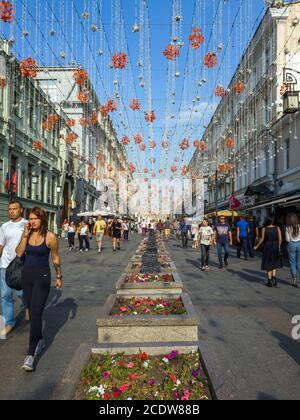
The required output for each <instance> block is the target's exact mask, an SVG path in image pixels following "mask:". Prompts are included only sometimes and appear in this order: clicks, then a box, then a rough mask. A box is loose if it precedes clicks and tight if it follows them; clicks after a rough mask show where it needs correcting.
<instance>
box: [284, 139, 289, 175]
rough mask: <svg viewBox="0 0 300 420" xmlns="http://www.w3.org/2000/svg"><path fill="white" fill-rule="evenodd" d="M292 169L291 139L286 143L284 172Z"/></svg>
mask: <svg viewBox="0 0 300 420" xmlns="http://www.w3.org/2000/svg"><path fill="white" fill-rule="evenodd" d="M289 169H290V139H287V140H285V142H284V170H285V171H287V170H289Z"/></svg>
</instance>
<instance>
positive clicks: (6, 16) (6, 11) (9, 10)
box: [0, 1, 15, 22]
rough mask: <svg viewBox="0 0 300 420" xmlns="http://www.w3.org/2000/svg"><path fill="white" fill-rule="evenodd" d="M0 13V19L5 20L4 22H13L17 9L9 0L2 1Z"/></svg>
mask: <svg viewBox="0 0 300 420" xmlns="http://www.w3.org/2000/svg"><path fill="white" fill-rule="evenodd" d="M0 13H1V17H0V19H1V20H3V22H11V21H12V20H13V19H14V17H15V10H14V8H13V6H12V4H11V3H10V2H9V1H1V2H0Z"/></svg>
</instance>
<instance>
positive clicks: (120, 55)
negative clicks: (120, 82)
mask: <svg viewBox="0 0 300 420" xmlns="http://www.w3.org/2000/svg"><path fill="white" fill-rule="evenodd" d="M127 63H128V57H127V55H126V54H125V53H124V52H117V53H116V54H115V55H114V56H113V58H112V66H113V67H114V68H115V69H124V68H125V67H126V65H127Z"/></svg>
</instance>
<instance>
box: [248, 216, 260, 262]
mask: <svg viewBox="0 0 300 420" xmlns="http://www.w3.org/2000/svg"><path fill="white" fill-rule="evenodd" d="M248 224H249V235H248V251H249V255H250V258H254V253H253V249H254V246H255V244H256V243H257V242H258V241H259V231H258V225H257V223H256V221H255V220H254V217H253V216H250V217H249V221H248Z"/></svg>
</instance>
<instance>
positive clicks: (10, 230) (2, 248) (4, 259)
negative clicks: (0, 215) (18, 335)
mask: <svg viewBox="0 0 300 420" xmlns="http://www.w3.org/2000/svg"><path fill="white" fill-rule="evenodd" d="M23 211H24V210H23V205H22V204H21V203H20V202H19V201H11V202H10V203H9V205H8V214H9V218H10V220H9V222H7V223H4V224H3V225H2V226H1V228H0V290H1V307H2V315H3V318H4V322H5V327H4V329H3V331H1V333H0V335H1V336H2V337H6V336H7V335H8V334H10V333H11V332H12V331H13V329H14V328H15V326H16V321H15V317H14V301H13V290H12V289H11V288H9V287H8V286H7V284H6V269H7V268H8V266H9V265H10V264H11V262H12V261H13V260H14V259H15V257H16V247H17V245H18V243H19V242H20V238H21V236H22V233H23V230H24V227H25V226H26V224H27V220H25V219H24V218H23ZM17 296H18V297H19V298H20V299H21V298H22V292H17Z"/></svg>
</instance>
